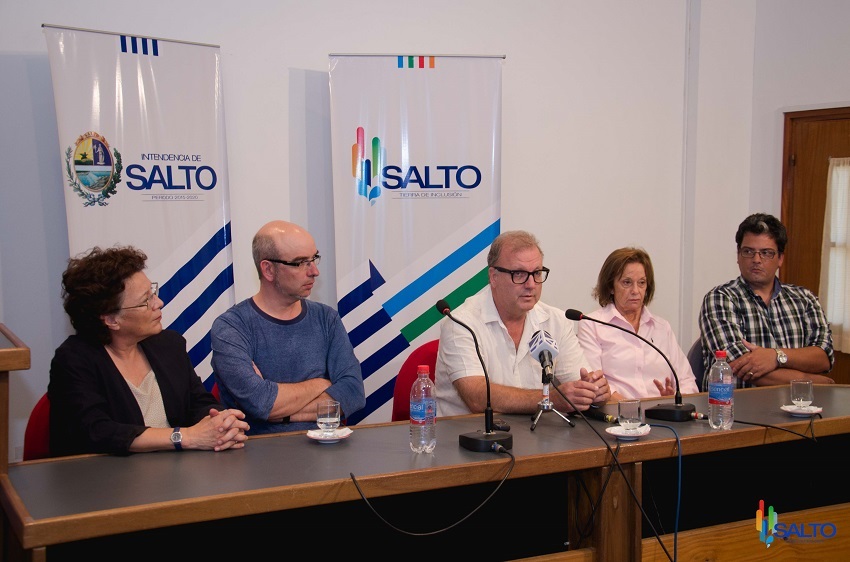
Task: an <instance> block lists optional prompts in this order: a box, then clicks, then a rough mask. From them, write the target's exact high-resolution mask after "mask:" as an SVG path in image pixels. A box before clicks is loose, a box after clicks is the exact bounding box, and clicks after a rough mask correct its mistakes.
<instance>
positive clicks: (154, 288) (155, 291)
mask: <svg viewBox="0 0 850 562" xmlns="http://www.w3.org/2000/svg"><path fill="white" fill-rule="evenodd" d="M158 296H159V283H151V292H150V294H149V295H148V298H146V299H145V300H144V302H142V304H137V305H135V306H122V307H121V308H120V309H119V310H129V309H131V308H147V309H148V310H153V304H152V303H153V299H154V298H155V297H158Z"/></svg>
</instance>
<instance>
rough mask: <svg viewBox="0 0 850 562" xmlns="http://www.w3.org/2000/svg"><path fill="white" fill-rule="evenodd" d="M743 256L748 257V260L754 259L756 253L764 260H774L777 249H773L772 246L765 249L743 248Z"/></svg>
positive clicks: (741, 251)
mask: <svg viewBox="0 0 850 562" xmlns="http://www.w3.org/2000/svg"><path fill="white" fill-rule="evenodd" d="M739 253H740V254H741V257H742V258H747V259H748V260H750V259H753V258H754V257H755V255H756V254H758V255H759V256H761V259H763V260H772V259H773V258H775V257H776V254H777V252H776V250H771V249H770V248H767V249H764V250H755V249H753V248H746V247H744V248H741V250H740V252H739Z"/></svg>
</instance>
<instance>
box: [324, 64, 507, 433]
mask: <svg viewBox="0 0 850 562" xmlns="http://www.w3.org/2000/svg"><path fill="white" fill-rule="evenodd" d="M503 63H504V57H502V56H454V55H449V56H444V55H441V56H410V55H330V88H331V140H332V147H333V150H332V152H333V184H334V226H335V242H336V257H337V263H336V270H337V292H338V295H337V296H338V301H339V302H338V308H339V313H340V316H341V317H342V320H343V323H344V324H345V327H346V329H347V331H348V335H349V338H350V339H351V342H352V344H353V345H354V351H355V353H356V355H357V357H358V359H359V360H360V363H361V367H362V372H363V379H364V385H365V387H366V407H365V408H364V409H363V410H361V411H360V412H357V413H356V414H355V415H354V416H352V417H351V418H349V420H348V423H350V424H352V423H358V422H361V421H365V422H370V423H371V422H380V421H389V420H390V419H391V410H392V394H393V386H394V383H395V376H396V375H397V374H398V370H399V367H400V366H401V364H402V362H403V361H404V359H405V358H406V357H407V355H409V353H410V352H411V351H412V350H413V349H415V348H416V347H418V346H419V345H421V344H423V343H425V342H426V341H428V340H432V339H436V338H437V337H438V336H439V331H438V328H437V323H438V322H439V321H440V320H441V319H442V316H441V315H440V313H439V312H438V311H437V309H436V308H435V304H436V302H437V301H438V300H440V299H445V300H446V301H447V302H448V303H449V305H450V306H452V307H456V306H457V305H459V304H460V303H462V302H463V301H464V300H465V299H466V297H468V296H469V295H472V294H474V293H477V292H478V291H479V290H481V288H483V287H484V286H485V285H486V284H487V267H486V255H487V251H488V250H489V247H490V243H491V242H492V241H493V239H494V238H495V237H496V236H497V235H498V234H499V228H500V225H499V218H500V215H501V203H500V199H501V179H500V165H501V111H502V84H501V81H502V65H503ZM438 414H439V412H438Z"/></svg>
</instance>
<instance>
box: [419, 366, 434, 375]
mask: <svg viewBox="0 0 850 562" xmlns="http://www.w3.org/2000/svg"><path fill="white" fill-rule="evenodd" d="M416 373H417V374H418V373H425V374H426V375H430V374H431V368H430V367H429V366H428V365H419V366H418V367H416Z"/></svg>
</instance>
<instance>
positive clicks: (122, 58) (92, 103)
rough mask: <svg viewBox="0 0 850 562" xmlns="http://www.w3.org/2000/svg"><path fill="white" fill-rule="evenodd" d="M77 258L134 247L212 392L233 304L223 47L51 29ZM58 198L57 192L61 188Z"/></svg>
mask: <svg viewBox="0 0 850 562" xmlns="http://www.w3.org/2000/svg"><path fill="white" fill-rule="evenodd" d="M43 30H44V34H45V38H46V39H47V46H48V56H49V60H50V71H51V76H52V79H53V92H54V97H55V102H56V119H57V123H58V130H59V146H60V150H61V154H60V158H61V165H62V170H63V177H64V180H65V184H64V185H63V186H61V188H62V189H64V192H65V208H66V214H67V219H68V241H69V250H70V255H71V256H75V255H78V254H80V253H82V252H85V251H87V250H89V249H91V248H92V247H94V246H100V247H111V246H114V245H133V246H135V247H137V248H139V249H141V250H142V251H144V252H145V253H146V254H147V256H148V262H147V271H146V274H147V275H148V277H149V278H150V279H151V281H155V282H158V283H159V287H160V289H159V296H160V298H161V299H162V300H163V301H164V303H165V305H164V307H163V309H162V313H163V316H162V322H163V326H164V327H166V328H171V329H174V330H176V331H178V332H180V333H182V334H183V335H184V336H185V337H186V339H187V343H188V348H189V350H188V351H189V355H190V357H191V358H192V362H193V364H194V365H195V370H196V372H197V373H198V375H199V376H200V377H201V379H202V380H204V381H205V384H206V386H207V388H210V387H211V386H212V383H213V377H210V376H209V375H210V374H211V372H212V370H211V367H210V356H211V350H210V337H209V330H210V327H211V326H212V322H213V320H214V319H215V318H216V317H217V316H218V315H219V314H221V313H222V312H224V311H225V310H226V309H227V308H228V307H229V306H231V305H232V304H233V301H234V291H233V258H232V248H231V236H230V217H229V208H228V205H229V195H228V174H227V152H226V143H225V130H224V107H223V102H222V96H221V92H222V85H221V53H220V49H219V48H218V46H215V45H201V44H197V43H188V42H181V41H172V40H166V39H157V38H150V37H139V36H132V35H123V34H119V33H110V32H103V31H92V30H83V29H75V28H67V27H57V26H49V25H45V26H43ZM56 187H57V188H59V186H56Z"/></svg>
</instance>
